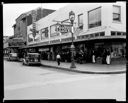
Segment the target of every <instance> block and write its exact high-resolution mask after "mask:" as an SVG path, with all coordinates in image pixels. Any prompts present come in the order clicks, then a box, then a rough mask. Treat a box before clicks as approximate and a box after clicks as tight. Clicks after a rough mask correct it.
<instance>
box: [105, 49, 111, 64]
mask: <svg viewBox="0 0 128 103" xmlns="http://www.w3.org/2000/svg"><path fill="white" fill-rule="evenodd" d="M110 59H111V57H110V51H109V49H107V57H106V63H107V64H108V65H109V64H110Z"/></svg>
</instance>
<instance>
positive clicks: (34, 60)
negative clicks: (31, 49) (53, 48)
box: [22, 53, 41, 65]
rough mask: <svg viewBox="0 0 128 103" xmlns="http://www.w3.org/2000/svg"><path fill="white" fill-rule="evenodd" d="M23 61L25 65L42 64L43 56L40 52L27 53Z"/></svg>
mask: <svg viewBox="0 0 128 103" xmlns="http://www.w3.org/2000/svg"><path fill="white" fill-rule="evenodd" d="M22 61H23V65H33V64H38V65H41V57H40V54H39V53H27V54H26V55H25V57H24V58H23V60H22Z"/></svg>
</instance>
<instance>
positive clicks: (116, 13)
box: [113, 5, 121, 22]
mask: <svg viewBox="0 0 128 103" xmlns="http://www.w3.org/2000/svg"><path fill="white" fill-rule="evenodd" d="M113 21H118V22H120V21H121V7H120V6H116V5H113Z"/></svg>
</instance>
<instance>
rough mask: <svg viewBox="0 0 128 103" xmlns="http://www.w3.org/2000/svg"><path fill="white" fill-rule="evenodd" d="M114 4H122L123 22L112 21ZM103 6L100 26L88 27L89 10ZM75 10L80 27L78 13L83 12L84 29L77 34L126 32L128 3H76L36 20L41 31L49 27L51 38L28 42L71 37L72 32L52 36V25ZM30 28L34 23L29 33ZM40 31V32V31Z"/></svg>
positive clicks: (76, 25)
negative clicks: (127, 4) (127, 8)
mask: <svg viewBox="0 0 128 103" xmlns="http://www.w3.org/2000/svg"><path fill="white" fill-rule="evenodd" d="M113 5H119V6H121V23H115V22H113V21H112V19H113V18H112V17H113V16H112V13H113ZM98 7H101V21H102V24H101V26H99V27H95V28H91V29H89V28H88V11H90V10H92V9H95V8H98ZM71 10H72V11H74V12H75V21H74V22H75V23H76V24H74V27H75V28H77V27H78V15H79V14H83V17H84V18H83V24H84V26H83V30H82V33H80V34H76V35H85V34H88V33H89V34H90V33H95V32H100V31H105V35H106V36H110V31H112V30H114V31H122V32H126V3H124V2H123V3H122V2H117V3H108V4H107V3H85V4H84V3H74V4H71V5H68V6H66V7H63V8H61V9H59V10H57V11H55V12H54V13H52V14H49V15H48V16H46V17H44V18H42V19H40V20H39V21H37V22H36V26H37V31H40V30H41V29H43V28H46V27H48V30H49V38H44V39H43V40H39V41H37V42H31V43H28V44H33V43H40V42H45V41H51V40H55V39H56V40H57V39H60V40H61V38H67V37H71V33H68V34H66V35H61V33H60V34H59V36H53V37H50V26H51V25H54V24H56V23H57V22H53V20H57V21H64V20H66V19H69V12H70V11H71ZM30 28H32V25H30V26H28V28H27V35H29V34H30V33H32V32H31V31H30ZM39 33H40V32H39ZM39 35H40V34H39Z"/></svg>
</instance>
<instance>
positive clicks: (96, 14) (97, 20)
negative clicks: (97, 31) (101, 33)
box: [88, 7, 101, 28]
mask: <svg viewBox="0 0 128 103" xmlns="http://www.w3.org/2000/svg"><path fill="white" fill-rule="evenodd" d="M97 26H101V7H99V8H96V9H94V10H91V11H89V12H88V27H89V28H93V27H97Z"/></svg>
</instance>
